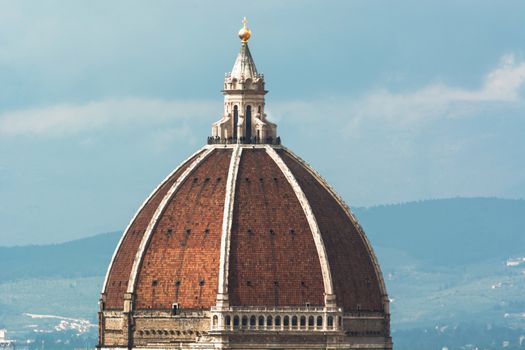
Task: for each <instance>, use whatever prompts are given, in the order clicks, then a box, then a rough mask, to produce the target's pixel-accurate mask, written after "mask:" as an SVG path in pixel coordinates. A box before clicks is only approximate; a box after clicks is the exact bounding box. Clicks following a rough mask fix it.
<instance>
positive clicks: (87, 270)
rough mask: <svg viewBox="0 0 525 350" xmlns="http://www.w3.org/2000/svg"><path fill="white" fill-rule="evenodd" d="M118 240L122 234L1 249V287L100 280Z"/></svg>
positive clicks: (116, 233)
mask: <svg viewBox="0 0 525 350" xmlns="http://www.w3.org/2000/svg"><path fill="white" fill-rule="evenodd" d="M119 238H120V232H111V233H103V234H99V235H96V236H93V237H89V238H83V239H79V240H75V241H71V242H66V243H61V244H51V245H40V246H38V245H34V246H22V247H0V266H1V268H0V283H2V282H6V281H14V280H23V279H29V278H47V277H57V278H79V277H90V276H101V275H103V274H105V273H106V269H107V267H108V264H109V261H110V259H111V256H112V255H113V251H114V250H115V247H116V245H117V242H118V240H119Z"/></svg>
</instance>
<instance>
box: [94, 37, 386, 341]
mask: <svg viewBox="0 0 525 350" xmlns="http://www.w3.org/2000/svg"><path fill="white" fill-rule="evenodd" d="M264 84H265V82H264V76H263V75H262V74H259V73H258V72H257V70H256V68H255V63H254V62H253V58H252V56H251V53H250V50H249V48H248V43H247V42H243V43H242V44H241V50H240V52H239V54H238V56H237V59H236V61H235V64H234V67H233V69H232V72H230V73H229V74H226V76H225V78H224V90H223V91H222V92H223V94H224V111H223V114H222V115H221V116H220V118H219V120H218V121H217V122H215V123H213V124H212V130H211V131H212V133H211V136H210V137H208V140H207V141H208V142H207V144H206V145H205V146H203V147H202V148H201V149H200V150H198V151H197V152H196V153H195V154H193V155H192V156H190V157H189V158H188V159H187V160H185V161H184V162H183V163H182V164H181V165H180V166H179V167H177V168H176V169H175V170H173V172H172V173H171V174H169V175H168V176H167V177H166V178H165V179H164V180H163V181H162V182H161V183H160V184H159V185H158V187H157V188H156V189H155V190H154V191H153V192H152V193H151V195H150V196H149V197H148V198H147V199H146V200H145V201H144V203H143V204H142V206H141V207H140V208H139V209H138V211H137V212H136V214H135V216H134V217H133V218H132V219H131V221H130V223H129V225H128V227H127V228H126V229H125V231H124V233H123V235H122V238H121V240H120V242H119V243H118V246H117V247H116V249H115V253H114V255H113V257H112V260H111V263H110V265H109V267H108V271H107V274H106V278H105V280H104V284H103V288H102V293H101V298H100V311H99V345H98V348H99V349H202V350H205V349H209V350H211V349H283V348H286V349H305V348H309V349H327V348H345V349H357V348H361V349H362V348H367V349H392V341H391V338H390V311H389V300H388V296H387V293H386V289H385V285H384V282H383V277H382V274H381V270H380V268H379V265H378V263H377V259H376V257H375V255H374V252H373V250H372V247H371V245H370V243H369V242H368V240H367V238H366V235H365V233H364V232H363V230H362V228H361V226H359V224H358V222H357V220H356V219H355V217H354V216H353V215H352V213H351V211H350V209H349V207H348V206H347V205H346V204H345V203H344V202H343V200H342V199H341V198H340V197H339V196H338V195H337V194H336V193H335V191H334V190H333V189H332V188H331V187H330V186H329V185H328V184H327V183H326V181H325V180H323V179H322V178H321V176H320V175H319V174H317V173H316V172H315V171H314V170H313V169H312V168H311V167H310V166H309V165H308V164H307V163H306V162H304V161H303V160H302V159H301V158H299V157H298V156H297V155H295V154H294V153H293V152H292V151H291V150H289V149H287V148H286V147H284V146H283V145H282V144H281V138H280V137H279V136H278V134H277V125H276V124H274V123H272V122H270V121H269V120H268V118H267V115H266V113H265V94H266V93H267V92H268V91H266V90H265V89H264Z"/></svg>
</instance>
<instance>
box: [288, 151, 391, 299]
mask: <svg viewBox="0 0 525 350" xmlns="http://www.w3.org/2000/svg"><path fill="white" fill-rule="evenodd" d="M283 149H284V150H285V151H286V152H287V153H288V154H289V155H290V156H292V157H293V158H294V159H295V160H297V161H298V162H299V163H301V165H302V166H303V167H304V168H305V169H306V170H307V171H308V172H309V173H310V174H311V175H312V176H313V177H314V178H315V179H316V180H317V181H319V182H320V183H321V185H322V186H323V187H324V188H325V189H326V190H327V191H328V192H329V193H330V194H331V195H332V197H333V198H334V199H335V200H336V201H337V203H339V205H341V206H342V207H343V209H344V211H345V213H346V215H347V216H348V218H349V219H350V221H351V222H352V223H353V224H354V226H355V227H356V228H357V232H358V234H359V235H360V236H361V238H362V239H363V242H364V243H365V247H366V248H367V250H368V253H369V255H370V256H371V257H372V262H373V265H374V270H375V272H376V275H377V277H378V280H379V287H380V290H381V295H382V296H383V297H384V298H386V296H387V292H386V287H385V281H384V279H383V273H382V272H381V267H380V266H379V262H378V261H377V257H376V254H375V252H374V249H373V248H372V245H371V244H370V241H369V240H368V238H367V237H366V234H365V232H364V230H363V228H362V227H361V225H360V224H359V222H358V221H357V218H356V217H355V216H354V214H353V213H352V210H351V209H350V207H349V206H348V205H347V204H346V202H345V201H344V200H343V199H342V198H341V197H340V196H339V195H338V194H337V192H335V190H334V189H333V188H332V187H331V186H330V185H329V184H328V183H327V182H326V180H325V179H324V178H323V177H322V176H321V175H319V173H317V171H315V170H314V169H313V168H312V167H311V166H310V165H309V164H308V163H306V162H305V161H304V160H303V159H301V158H300V157H299V156H297V155H296V154H295V153H293V152H292V151H290V150H289V149H287V148H285V147H283ZM387 302H388V299H387Z"/></svg>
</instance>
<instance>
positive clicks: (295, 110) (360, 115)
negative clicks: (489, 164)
mask: <svg viewBox="0 0 525 350" xmlns="http://www.w3.org/2000/svg"><path fill="white" fill-rule="evenodd" d="M524 85H525V62H517V61H516V59H515V57H514V55H513V54H507V55H504V56H502V58H501V59H500V62H499V64H498V66H497V67H496V68H495V69H494V70H492V71H491V72H489V73H488V74H487V75H486V76H485V77H484V78H483V79H482V84H481V86H480V87H479V88H478V89H465V88H459V87H453V86H449V85H446V84H430V85H427V86H424V87H422V88H421V89H419V90H415V91H410V92H405V93H396V92H392V91H390V90H388V89H379V90H375V91H371V92H370V93H368V94H366V95H364V96H362V97H360V98H356V99H345V98H342V97H337V98H329V99H324V100H314V101H309V102H301V101H295V102H288V103H282V104H278V105H276V106H274V108H273V109H272V112H274V113H275V114H276V115H278V116H279V117H278V118H275V119H281V118H283V117H281V116H286V117H288V116H291V117H292V118H300V119H301V120H304V121H307V122H308V121H310V122H316V121H318V120H319V119H323V120H325V121H327V122H330V119H332V120H336V121H337V123H338V124H339V125H343V126H346V127H344V128H340V129H339V130H340V131H342V132H345V133H348V132H357V131H358V130H359V128H360V127H362V126H363V124H367V123H368V124H375V125H377V122H381V123H387V124H388V125H389V126H390V127H392V128H396V129H411V128H415V127H418V126H419V125H421V124H424V123H426V122H428V121H432V120H435V119H441V118H455V117H462V116H472V115H476V114H477V113H479V112H481V111H483V110H484V109H486V108H488V107H490V106H494V105H501V104H504V105H508V104H517V103H521V102H523V100H522V97H521V95H520V92H521V90H522V88H523V86H524ZM327 116H330V118H327Z"/></svg>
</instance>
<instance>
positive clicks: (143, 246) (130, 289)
mask: <svg viewBox="0 0 525 350" xmlns="http://www.w3.org/2000/svg"><path fill="white" fill-rule="evenodd" d="M214 149H215V148H213V147H210V148H206V150H205V151H204V152H203V153H201V154H200V155H199V156H198V157H197V159H195V160H194V161H193V162H192V163H191V165H190V166H189V167H188V168H186V170H184V172H183V173H182V174H181V175H180V176H179V178H178V179H177V181H175V183H174V184H173V185H172V186H171V188H170V189H169V190H168V192H167V193H166V195H165V196H164V198H162V201H161V202H160V204H159V206H158V207H157V209H156V210H155V213H154V214H153V217H152V218H151V220H150V222H149V224H148V227H147V229H146V232H145V233H144V236H143V237H142V241H141V242H140V245H139V249H138V251H137V254H136V255H135V259H134V260H133V267H132V269H131V273H130V277H129V283H128V290H127V292H128V293H133V292H134V291H135V287H136V286H135V284H136V281H137V275H138V270H139V267H140V265H141V263H142V259H143V258H144V252H145V250H146V246H147V245H148V242H149V240H150V238H151V234H152V233H153V230H154V229H155V227H156V226H157V224H158V221H159V219H160V216H161V214H162V213H163V212H164V209H165V208H166V205H167V204H168V202H169V201H170V199H171V197H172V196H173V195H174V194H175V193H176V192H177V190H178V189H179V187H180V186H181V185H182V183H184V180H186V178H187V177H188V176H189V175H190V174H191V173H192V172H193V170H194V169H195V168H196V167H197V165H199V164H200V163H201V162H202V161H203V160H204V159H206V158H207V157H208V155H210V153H211V152H213V151H214Z"/></svg>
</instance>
